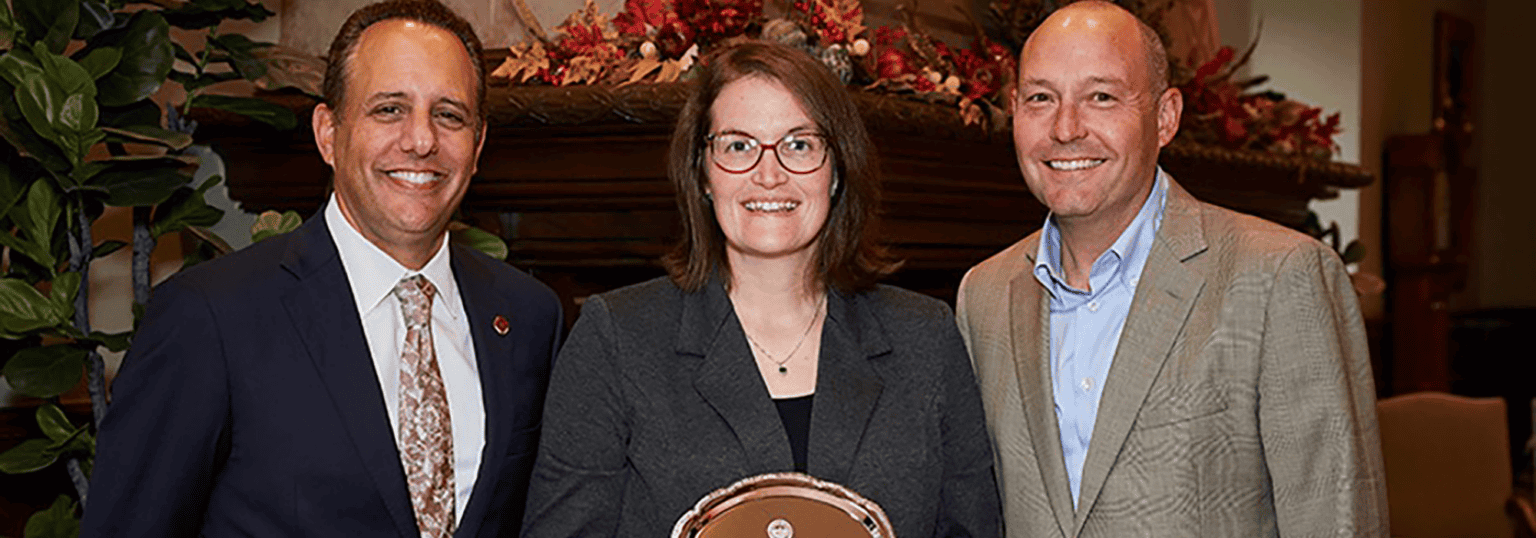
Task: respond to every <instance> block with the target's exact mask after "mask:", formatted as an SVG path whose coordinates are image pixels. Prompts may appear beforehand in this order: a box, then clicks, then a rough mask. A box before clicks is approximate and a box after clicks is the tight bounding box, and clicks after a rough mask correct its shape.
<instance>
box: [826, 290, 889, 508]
mask: <svg viewBox="0 0 1536 538" xmlns="http://www.w3.org/2000/svg"><path fill="white" fill-rule="evenodd" d="M890 351H891V346H890V343H889V342H888V341H886V338H885V333H884V331H883V329H882V328H881V327H880V326H879V322H878V321H876V320H875V319H874V318H873V317H870V316H867V315H864V310H863V309H861V308H859V305H858V299H857V298H853V297H845V296H843V295H842V294H839V293H837V292H830V291H829V292H828V293H827V321H826V323H825V324H824V325H823V326H822V330H821V355H820V357H819V358H818V360H817V363H818V366H817V372H816V399H815V404H814V405H812V407H811V434H810V441H809V444H810V446H809V447H808V449H807V454H806V471H808V472H809V473H810V474H812V475H815V476H817V477H819V478H822V479H825V480H831V481H833V482H839V483H847V481H848V478H849V476H848V475H849V468H850V467H851V466H852V465H853V460H854V455H855V454H856V453H857V451H858V449H859V442H860V440H862V439H863V437H864V429H865V427H866V426H867V425H868V424H869V419H870V416H871V415H873V414H874V410H875V403H876V402H877V401H878V400H879V399H880V392H881V387H882V384H881V382H880V375H879V373H878V372H876V371H875V368H874V364H873V363H872V362H871V360H872V359H873V358H874V357H875V356H877V355H881V354H885V353H889V352H890Z"/></svg>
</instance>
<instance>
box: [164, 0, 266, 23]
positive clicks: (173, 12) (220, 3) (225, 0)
mask: <svg viewBox="0 0 1536 538" xmlns="http://www.w3.org/2000/svg"><path fill="white" fill-rule="evenodd" d="M164 13H165V18H166V20H169V21H170V22H171V24H172V25H175V26H176V27H177V28H186V29H189V30H195V29H199V28H208V27H210V26H217V25H218V24H219V23H220V22H223V21H224V20H226V19H249V20H251V21H254V22H261V21H263V20H266V18H267V17H270V16H272V15H276V13H273V12H271V11H268V10H267V8H266V7H263V6H262V5H261V4H258V3H255V2H247V1H245V0H189V1H188V2H186V3H185V4H182V5H181V6H180V7H178V8H176V9H167V10H165V11H164Z"/></svg>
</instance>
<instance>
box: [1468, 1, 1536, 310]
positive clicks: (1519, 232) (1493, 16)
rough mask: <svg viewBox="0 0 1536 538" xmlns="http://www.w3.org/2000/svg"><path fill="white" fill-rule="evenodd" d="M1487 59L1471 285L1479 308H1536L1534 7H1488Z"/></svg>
mask: <svg viewBox="0 0 1536 538" xmlns="http://www.w3.org/2000/svg"><path fill="white" fill-rule="evenodd" d="M1484 9H1485V13H1486V15H1487V18H1486V20H1485V22H1484V24H1483V28H1482V32H1481V33H1480V34H1479V36H1478V37H1479V43H1480V45H1481V52H1482V54H1483V61H1482V72H1481V76H1482V84H1483V86H1482V88H1481V90H1480V91H1479V93H1480V95H1481V98H1482V103H1481V104H1482V107H1483V109H1482V114H1480V116H1481V117H1482V129H1481V134H1480V137H1481V140H1482V163H1481V164H1482V170H1481V172H1482V177H1481V178H1480V179H1481V182H1480V184H1479V187H1480V188H1479V195H1478V204H1479V205H1478V206H1477V214H1478V218H1477V224H1476V226H1477V227H1478V228H1477V232H1478V239H1477V241H1478V243H1477V245H1476V249H1475V251H1474V252H1475V258H1474V263H1475V266H1474V267H1473V268H1472V275H1473V276H1472V278H1473V279H1474V281H1475V282H1476V285H1477V287H1476V288H1475V290H1474V292H1475V297H1476V303H1475V304H1476V306H1479V307H1483V308H1493V307H1506V306H1525V307H1531V306H1536V276H1533V275H1536V207H1533V206H1536V177H1532V176H1533V172H1532V171H1533V170H1536V168H1533V164H1532V159H1531V157H1530V156H1531V154H1532V145H1531V140H1532V138H1533V137H1532V136H1531V129H1532V127H1533V126H1536V109H1533V108H1532V104H1531V103H1532V99H1531V97H1530V84H1529V82H1527V81H1528V80H1529V79H1528V78H1526V77H1527V76H1529V73H1530V66H1531V63H1532V61H1531V53H1532V46H1531V29H1530V24H1531V21H1533V20H1536V3H1532V2H1530V1H1528V0H1487V4H1486V6H1485V8H1484Z"/></svg>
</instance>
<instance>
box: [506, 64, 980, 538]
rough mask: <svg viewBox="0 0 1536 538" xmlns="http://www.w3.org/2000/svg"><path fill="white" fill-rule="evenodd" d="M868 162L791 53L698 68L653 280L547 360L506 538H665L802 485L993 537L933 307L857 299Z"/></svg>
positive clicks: (921, 533)
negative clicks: (516, 514)
mask: <svg viewBox="0 0 1536 538" xmlns="http://www.w3.org/2000/svg"><path fill="white" fill-rule="evenodd" d="M871 153H872V145H871V142H870V140H869V135H868V134H867V133H866V131H865V129H864V124H863V121H862V119H861V118H860V117H859V114H858V110H857V109H856V108H855V106H854V104H853V102H852V100H851V98H850V97H849V95H848V93H847V90H846V89H845V88H844V87H843V86H842V85H841V84H840V83H839V82H838V81H837V80H836V79H835V78H834V77H833V75H832V74H831V73H830V72H829V71H828V70H827V69H826V68H825V67H823V66H822V65H821V64H820V63H818V62H817V61H816V60H814V59H812V58H811V57H810V56H808V55H806V54H805V53H804V52H801V51H799V50H796V49H791V48H788V47H784V46H780V45H770V44H762V43H747V44H742V45H738V46H735V47H733V48H730V49H727V50H724V51H722V52H719V53H717V54H715V55H714V56H712V57H710V58H709V59H707V60H706V61H705V63H704V64H703V66H702V67H701V72H700V73H699V75H698V77H697V79H696V82H695V88H694V93H693V94H692V96H691V98H690V99H689V101H688V102H687V103H686V104H685V106H684V108H683V110H682V113H681V117H680V118H679V119H678V123H677V129H676V131H675V132H674V135H673V138H672V149H671V154H670V175H671V178H672V182H673V185H674V187H675V188H676V190H677V199H678V205H679V209H680V210H681V213H682V218H683V223H682V224H683V237H682V240H681V241H680V243H679V245H678V246H677V248H676V250H674V251H673V252H672V253H671V254H670V255H668V256H667V257H666V258H665V259H664V263H665V265H666V267H667V270H668V272H669V273H670V275H669V276H668V277H663V278H659V279H656V280H652V281H650V282H645V283H642V284H638V285H635V286H630V287H627V288H621V289H618V290H615V291H611V292H608V293H604V294H600V295H596V296H593V297H592V298H590V299H589V300H587V302H586V303H585V305H584V306H583V308H582V313H581V318H580V320H579V321H577V323H576V327H575V329H574V330H573V331H572V333H571V335H570V339H569V340H568V341H567V342H566V344H565V347H564V348H563V349H562V350H561V352H560V356H559V358H558V359H557V360H556V361H555V366H554V372H553V374H552V378H551V381H550V388H549V396H548V398H547V400H546V402H545V409H544V423H543V434H542V438H541V443H540V448H539V454H538V460H537V463H536V464H535V469H534V476H533V481H532V486H531V487H530V490H529V499H528V508H527V512H526V515H525V518H524V530H523V535H524V536H530V537H545V536H548V537H562V538H563V537H568V536H622V537H661V536H667V534H668V532H669V531H670V530H671V528H672V525H673V524H674V522H676V521H677V519H678V517H679V516H681V515H682V514H683V513H684V512H686V511H687V510H689V509H690V508H692V507H693V505H694V503H695V502H696V501H698V500H699V498H700V497H703V496H704V495H706V494H708V493H709V492H711V491H713V490H715V489H718V488H722V487H725V486H727V485H730V484H731V483H732V482H734V481H736V480H739V479H741V478H745V477H748V476H753V475H757V474H761V473H769V472H781V471H800V472H804V473H808V474H810V475H813V476H815V477H817V478H820V479H823V480H828V481H832V482H836V483H839V484H842V485H844V486H848V487H849V488H851V489H853V490H854V491H856V492H858V493H860V494H862V495H863V496H865V497H867V498H869V499H870V500H872V501H874V502H876V503H878V504H880V505H881V506H882V507H883V508H884V509H885V512H886V513H887V515H889V516H890V519H891V522H892V524H893V525H894V527H895V534H896V535H897V536H901V537H902V538H915V537H926V536H987V537H991V536H997V535H999V517H1000V508H999V504H998V497H997V489H996V487H995V482H994V478H993V473H992V453H991V448H990V446H989V442H988V437H987V431H986V425H985V423H984V419H983V416H982V407H981V400H980V395H979V392H978V390H977V386H976V380H975V378H974V376H973V375H972V373H971V368H970V363H969V360H968V359H967V356H966V351H965V346H964V343H963V342H962V341H961V339H960V334H959V332H958V331H957V330H956V328H955V324H954V321H953V317H952V314H951V312H950V309H949V308H948V307H947V306H945V305H944V304H943V303H941V302H939V301H937V300H935V299H932V298H928V297H925V296H922V295H918V294H915V293H912V292H909V291H905V290H901V289H898V288H893V287H890V286H884V285H877V284H876V283H875V281H876V280H877V279H879V278H880V277H882V276H884V275H886V274H888V273H889V272H891V271H892V270H893V269H894V268H895V266H896V264H895V263H894V262H892V261H891V259H890V258H889V257H888V256H887V255H886V253H885V252H884V251H883V250H882V249H881V248H879V247H878V246H877V245H876V244H875V239H874V233H873V230H872V229H871V227H870V226H869V224H870V221H871V220H872V219H873V216H874V214H875V211H876V209H877V207H878V203H879V178H878V175H877V174H878V172H877V170H876V167H875V163H874V159H873V157H872V155H871Z"/></svg>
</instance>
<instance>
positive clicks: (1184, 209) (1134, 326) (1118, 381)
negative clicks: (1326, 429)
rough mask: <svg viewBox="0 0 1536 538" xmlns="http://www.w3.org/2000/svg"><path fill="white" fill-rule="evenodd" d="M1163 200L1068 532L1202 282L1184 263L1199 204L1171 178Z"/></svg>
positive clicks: (1199, 236)
mask: <svg viewBox="0 0 1536 538" xmlns="http://www.w3.org/2000/svg"><path fill="white" fill-rule="evenodd" d="M1166 204H1167V205H1166V206H1165V208H1164V214H1163V223H1162V226H1161V227H1160V229H1159V230H1158V233H1157V241H1156V242H1155V243H1153V246H1152V250H1151V252H1150V253H1149V254H1148V256H1147V264H1146V267H1145V268H1143V269H1142V276H1141V284H1140V285H1139V286H1138V287H1137V289H1136V296H1135V302H1134V303H1132V304H1131V311H1130V314H1129V316H1128V317H1127V318H1126V321H1125V328H1124V330H1122V331H1121V335H1120V342H1119V344H1118V345H1117V347H1116V350H1115V358H1114V361H1113V362H1112V363H1111V365H1110V371H1109V376H1108V378H1107V379H1106V381H1105V386H1104V395H1103V398H1102V400H1100V402H1099V413H1098V419H1097V421H1096V422H1095V423H1094V427H1093V439H1092V440H1091V441H1090V442H1089V445H1088V456H1087V459H1086V461H1084V463H1083V478H1082V480H1083V482H1082V501H1081V502H1080V506H1079V508H1080V509H1079V510H1078V511H1077V514H1078V516H1077V517H1076V522H1075V525H1074V526H1073V532H1072V534H1070V535H1076V533H1077V532H1078V531H1080V530H1081V529H1082V525H1083V523H1084V522H1086V521H1087V515H1088V513H1089V512H1090V511H1091V508H1092V507H1093V503H1094V501H1095V500H1097V499H1098V495H1099V492H1100V491H1101V490H1102V489H1103V487H1104V482H1105V480H1107V479H1108V477H1109V472H1110V469H1111V468H1112V467H1113V466H1114V463H1115V460H1116V459H1117V458H1118V457H1119V455H1120V450H1121V448H1122V447H1123V446H1124V445H1125V440H1126V437H1127V436H1128V435H1129V434H1130V431H1131V426H1132V425H1133V424H1135V422H1136V416H1137V414H1138V413H1139V411H1140V409H1141V405H1142V403H1143V402H1144V401H1146V398H1147V393H1148V392H1149V391H1150V390H1151V388H1152V383H1153V381H1154V380H1156V379H1157V375H1158V373H1159V372H1161V371H1162V368H1163V364H1164V363H1165V362H1167V360H1168V356H1169V354H1170V352H1171V351H1172V348H1173V343H1174V340H1175V339H1176V338H1177V337H1178V335H1179V333H1180V332H1182V330H1183V328H1184V323H1185V322H1186V321H1187V320H1188V319H1189V313H1190V310H1191V309H1192V308H1193V307H1194V304H1195V300H1196V299H1197V298H1198V297H1199V296H1200V292H1201V290H1202V289H1203V287H1204V285H1205V277H1204V275H1202V274H1200V273H1198V272H1195V271H1193V270H1192V269H1191V268H1189V267H1187V266H1185V264H1184V262H1185V261H1186V260H1188V259H1189V258H1190V257H1192V256H1195V255H1197V254H1199V253H1200V252H1203V251H1204V250H1205V248H1206V247H1205V235H1204V233H1203V231H1202V229H1201V219H1200V214H1199V207H1198V206H1197V204H1196V202H1195V201H1194V199H1193V198H1191V197H1190V195H1189V194H1188V193H1187V192H1185V191H1184V190H1183V189H1182V188H1180V187H1179V185H1178V184H1177V183H1174V182H1173V180H1172V178H1171V177H1170V178H1169V188H1168V198H1167V202H1166Z"/></svg>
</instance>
